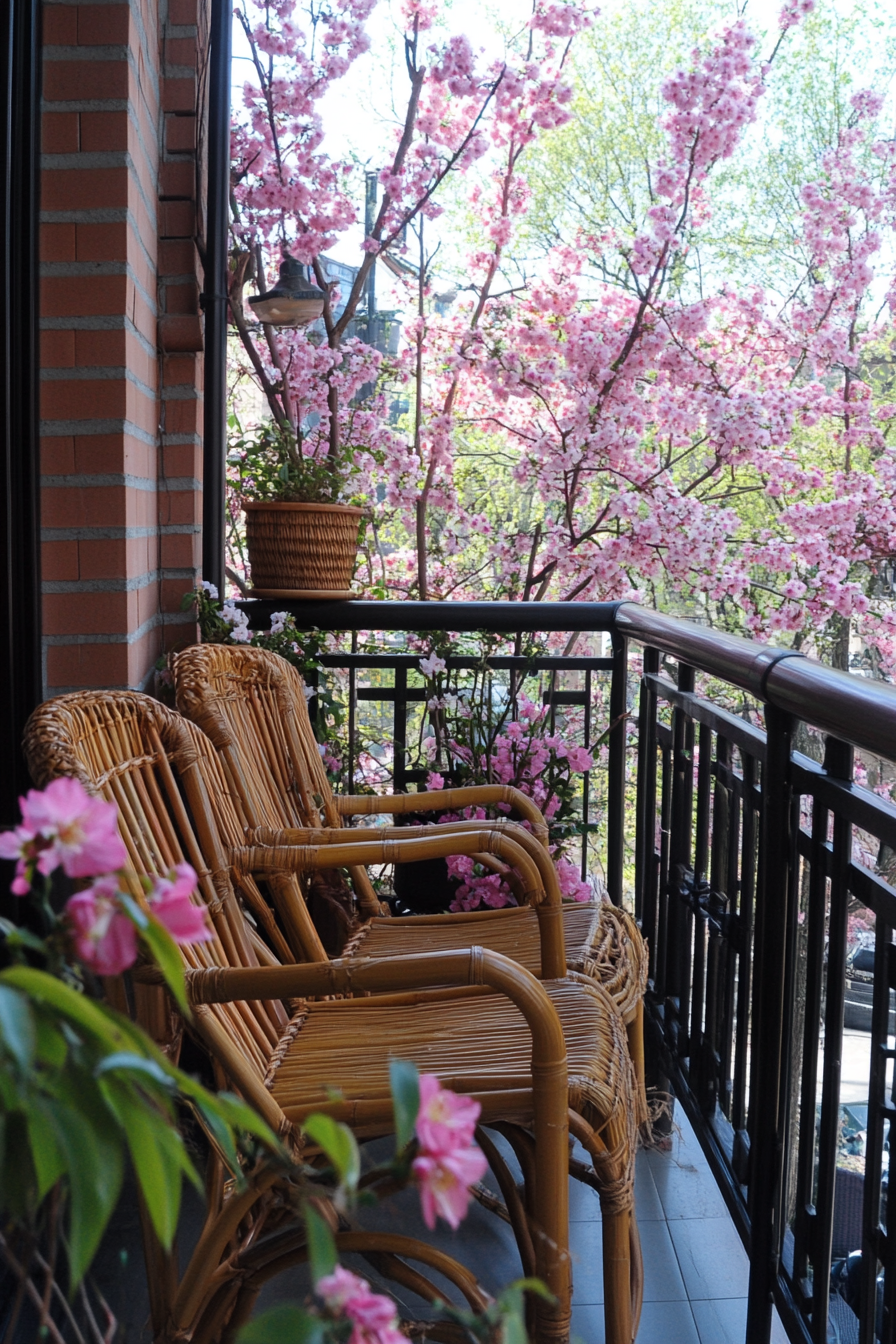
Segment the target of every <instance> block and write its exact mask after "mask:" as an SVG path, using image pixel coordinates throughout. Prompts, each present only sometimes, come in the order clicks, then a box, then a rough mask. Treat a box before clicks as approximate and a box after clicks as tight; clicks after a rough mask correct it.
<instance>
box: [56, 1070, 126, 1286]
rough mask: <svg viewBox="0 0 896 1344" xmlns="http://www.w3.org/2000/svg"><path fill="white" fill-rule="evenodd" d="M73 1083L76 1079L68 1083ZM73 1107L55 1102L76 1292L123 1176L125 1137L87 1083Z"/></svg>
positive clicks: (75, 1089) (76, 1088)
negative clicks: (67, 1188)
mask: <svg viewBox="0 0 896 1344" xmlns="http://www.w3.org/2000/svg"><path fill="white" fill-rule="evenodd" d="M69 1081H71V1082H73V1083H74V1082H75V1080H74V1079H71V1080H69ZM71 1091H72V1094H73V1101H74V1100H75V1099H76V1100H77V1102H79V1103H81V1104H80V1105H79V1104H68V1103H67V1102H66V1101H64V1100H63V1099H62V1098H61V1097H60V1099H59V1100H58V1101H57V1103H56V1105H57V1107H58V1109H57V1112H56V1118H57V1134H58V1136H59V1140H60V1144H61V1146H62V1149H63V1151H64V1154H65V1165H66V1171H67V1173H68V1181H69V1189H70V1194H71V1201H70V1217H69V1273H70V1276H71V1289H72V1291H74V1289H75V1288H77V1286H78V1284H79V1283H80V1282H81V1279H82V1278H83V1277H84V1274H85V1272H86V1270H87V1269H88V1268H89V1266H90V1262H91V1261H92V1259H93V1257H94V1255H95V1254H96V1250H97V1247H98V1246H99V1243H100V1239H101V1237H102V1235H103V1232H104V1231H105V1229H106V1224H107V1223H108V1221H109V1218H110V1217H111V1215H112V1210H113V1209H114V1208H115V1205H116V1203H117V1201H118V1195H119V1192H120V1190H121V1181H122V1175H123V1173H124V1154H123V1151H122V1135H121V1132H120V1130H119V1129H118V1126H117V1125H116V1124H115V1123H114V1121H113V1118H112V1116H111V1115H110V1113H109V1111H108V1108H107V1107H106V1106H105V1105H102V1104H101V1100H100V1096H99V1093H98V1092H97V1094H96V1097H95V1098H94V1097H92V1096H90V1095H89V1093H88V1090H87V1088H86V1086H84V1084H83V1083H81V1085H79V1086H74V1087H72V1089H71Z"/></svg>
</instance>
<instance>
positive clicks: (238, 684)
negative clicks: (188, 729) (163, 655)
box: [172, 644, 381, 916]
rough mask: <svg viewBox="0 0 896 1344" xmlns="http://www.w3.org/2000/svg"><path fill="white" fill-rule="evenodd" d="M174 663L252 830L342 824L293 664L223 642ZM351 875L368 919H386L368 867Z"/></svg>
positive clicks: (185, 699) (184, 703)
mask: <svg viewBox="0 0 896 1344" xmlns="http://www.w3.org/2000/svg"><path fill="white" fill-rule="evenodd" d="M172 664H173V670H174V676H175V685H176V688H177V705H178V709H180V711H181V713H183V714H185V715H186V717H187V718H188V719H190V720H191V721H192V722H193V723H195V724H198V725H199V727H200V728H201V729H202V731H203V732H204V733H206V734H207V735H208V737H209V738H210V739H211V741H212V742H213V743H214V746H215V749H216V750H217V751H218V752H219V753H220V756H221V760H222V762H223V764H224V769H225V771H226V773H227V777H228V779H229V781H230V784H231V788H232V789H233V792H234V793H235V794H236V796H237V797H238V798H239V799H240V804H241V807H242V810H243V812H244V813H245V815H246V817H247V819H248V822H249V825H251V826H271V827H274V828H277V829H279V828H284V827H297V828H303V827H311V828H316V827H320V826H329V827H338V826H341V825H342V817H341V815H340V813H339V811H338V810H337V807H336V804H335V802H334V800H333V791H332V789H331V788H330V781H329V780H328V778H327V772H326V770H325V769H324V765H323V761H322V760H321V756H320V752H319V751H318V747H317V742H316V741H315V738H314V733H313V731H312V728H311V721H310V719H309V717H308V713H307V710H306V708H305V686H304V682H303V681H302V678H301V677H300V676H299V674H298V672H297V671H296V670H295V668H294V667H292V666H291V665H290V664H289V663H288V662H287V661H286V660H285V659H284V658H280V657H279V656H278V655H277V654H274V653H269V652H268V651H267V650H266V649H253V648H241V649H232V648H229V647H227V646H225V645H221V644H196V645H193V646H191V647H190V648H188V649H184V650H183V652H182V653H178V654H175V655H174V656H173V657H172ZM350 872H351V876H352V882H353V884H354V887H355V894H356V895H357V898H358V903H359V905H360V907H361V910H362V912H363V914H365V915H368V916H369V915H378V914H380V913H381V910H380V903H379V901H378V899H377V897H376V894H375V892H374V890H373V887H372V886H371V883H370V879H369V877H368V875H367V873H366V871H365V870H364V868H362V867H354V868H352V869H350Z"/></svg>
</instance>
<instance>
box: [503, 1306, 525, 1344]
mask: <svg viewBox="0 0 896 1344" xmlns="http://www.w3.org/2000/svg"><path fill="white" fill-rule="evenodd" d="M501 1344H529V1336H528V1335H527V1334H526V1322H525V1318H524V1314H523V1306H522V1303H521V1302H518V1303H515V1304H514V1306H513V1307H511V1308H510V1310H509V1311H506V1312H505V1313H504V1319H503V1321H502V1322H501Z"/></svg>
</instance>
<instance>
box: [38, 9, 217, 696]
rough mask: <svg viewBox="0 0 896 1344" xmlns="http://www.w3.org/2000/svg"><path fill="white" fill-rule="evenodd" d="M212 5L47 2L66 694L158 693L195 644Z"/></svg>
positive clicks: (61, 650)
mask: <svg viewBox="0 0 896 1344" xmlns="http://www.w3.org/2000/svg"><path fill="white" fill-rule="evenodd" d="M201 4H202V0H167V3H166V0H130V3H127V0H125V2H124V3H121V2H119V0H112V3H106V4H69V3H62V4H60V3H48V4H46V5H45V7H44V35H43V41H44V53H43V54H44V66H43V79H44V84H43V96H44V104H43V106H44V112H43V125H42V166H41V341H42V347H41V444H42V451H41V471H42V492H41V495H42V524H43V529H42V552H43V588H44V597H43V628H44V644H45V688H46V692H47V694H56V693H58V692H60V691H62V690H68V689H75V688H78V687H82V686H141V685H145V684H147V682H148V680H149V679H150V678H151V673H152V667H153V664H154V662H155V660H156V658H157V657H158V655H159V653H160V652H161V651H162V649H163V648H164V647H166V645H167V644H168V643H170V642H174V640H176V639H178V638H183V637H184V636H185V635H188V633H189V630H188V628H185V622H186V626H187V627H188V626H189V618H185V617H184V616H183V615H182V614H181V613H180V611H179V605H180V596H181V594H182V593H183V592H184V591H185V590H186V589H187V588H189V587H191V586H192V584H193V583H194V581H195V576H196V571H197V566H198V562H199V552H200V535H199V527H200V518H201V507H200V500H201V479H200V478H201V443H200V433H201V423H202V422H201V416H202V394H201V347H202V326H201V318H200V315H199V279H198V276H199V269H198V267H199V263H198V253H197V248H196V239H197V237H198V236H199V234H200V230H201V219H200V218H199V217H198V212H197V205H196V202H197V196H199V195H201V183H198V181H197V167H196V164H197V156H196V141H197V131H196V127H197V116H196V112H197V108H198V107H200V106H201V104H202V97H203V80H202V70H201V67H202V60H203V53H204V51H205V48H206V43H205V25H204V22H203V16H202V12H201V9H200V6H201ZM160 5H161V8H160ZM200 122H201V119H200Z"/></svg>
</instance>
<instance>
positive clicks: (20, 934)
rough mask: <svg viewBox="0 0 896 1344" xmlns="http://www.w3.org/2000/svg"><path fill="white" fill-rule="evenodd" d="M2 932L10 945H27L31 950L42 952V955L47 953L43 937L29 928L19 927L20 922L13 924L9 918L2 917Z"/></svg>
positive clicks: (0, 929)
mask: <svg viewBox="0 0 896 1344" xmlns="http://www.w3.org/2000/svg"><path fill="white" fill-rule="evenodd" d="M0 934H2V935H3V937H4V938H5V939H6V941H7V942H8V943H9V946H10V947H27V948H28V949H29V951H31V952H40V953H41V955H42V956H46V955H47V949H46V946H45V944H44V940H43V939H42V938H38V936H37V934H36V933H31V932H30V930H28V929H21V928H19V926H18V924H13V923H12V921H11V920H9V919H0Z"/></svg>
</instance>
